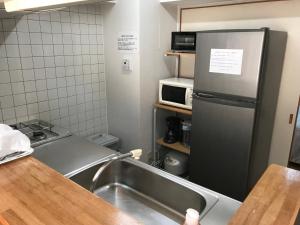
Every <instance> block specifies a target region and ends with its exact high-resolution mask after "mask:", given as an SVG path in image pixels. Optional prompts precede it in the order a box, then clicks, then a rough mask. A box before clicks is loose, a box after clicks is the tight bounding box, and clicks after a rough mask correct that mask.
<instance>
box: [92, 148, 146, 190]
mask: <svg viewBox="0 0 300 225" xmlns="http://www.w3.org/2000/svg"><path fill="white" fill-rule="evenodd" d="M141 155H142V149H135V150H132V151H130V152H128V153H125V154H122V155H116V156H114V157H112V158H110V159H108V160H106V161H105V162H104V164H103V165H102V166H101V167H100V168H99V169H98V170H97V172H96V173H95V175H94V177H93V180H92V183H91V186H90V192H92V193H94V190H95V187H96V184H97V182H98V180H99V178H100V176H101V174H102V173H103V171H104V170H105V169H106V168H107V167H108V166H109V165H110V164H111V163H113V162H115V161H118V160H122V159H125V158H129V157H132V158H134V159H137V160H138V159H140V157H141Z"/></svg>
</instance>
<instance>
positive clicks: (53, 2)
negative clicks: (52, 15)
mask: <svg viewBox="0 0 300 225" xmlns="http://www.w3.org/2000/svg"><path fill="white" fill-rule="evenodd" d="M3 2H4V6H5V9H6V11H7V12H17V11H24V10H42V9H51V8H59V7H64V6H68V5H76V4H83V3H89V2H115V1H111V0H98V1H94V0H93V1H91V0H43V1H40V0H26V1H24V0H4V1H3Z"/></svg>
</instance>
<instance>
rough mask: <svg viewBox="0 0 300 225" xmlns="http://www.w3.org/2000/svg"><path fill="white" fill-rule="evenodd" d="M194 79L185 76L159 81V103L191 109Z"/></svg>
mask: <svg viewBox="0 0 300 225" xmlns="http://www.w3.org/2000/svg"><path fill="white" fill-rule="evenodd" d="M193 86H194V81H193V80H191V79H185V78H169V79H164V80H160V81H159V94H158V95H159V103H161V104H166V105H172V106H175V107H180V108H185V109H192V98H193V97H192V94H193Z"/></svg>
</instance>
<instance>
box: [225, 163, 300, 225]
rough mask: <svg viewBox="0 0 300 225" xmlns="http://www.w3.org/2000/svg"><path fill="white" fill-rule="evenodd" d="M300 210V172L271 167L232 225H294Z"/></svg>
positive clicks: (240, 209) (239, 210) (234, 217)
mask: <svg viewBox="0 0 300 225" xmlns="http://www.w3.org/2000/svg"><path fill="white" fill-rule="evenodd" d="M299 208H300V172H299V171H296V170H293V169H288V168H285V167H281V166H277V165H271V166H270V167H269V168H268V169H267V170H266V172H265V173H264V175H263V176H262V177H261V179H260V180H259V181H258V183H257V184H256V186H255V187H254V189H253V190H252V191H251V193H250V194H249V196H248V197H247V198H246V200H245V201H244V203H243V204H242V205H241V207H240V208H239V209H238V211H237V212H236V214H235V215H234V216H233V218H232V219H231V222H230V224H231V225H270V224H274V225H293V224H294V222H295V220H296V217H297V215H298V212H299Z"/></svg>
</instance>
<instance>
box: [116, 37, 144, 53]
mask: <svg viewBox="0 0 300 225" xmlns="http://www.w3.org/2000/svg"><path fill="white" fill-rule="evenodd" d="M118 50H119V51H121V52H126V53H137V52H138V50H139V43H138V35H137V34H136V33H133V32H127V33H120V34H119V36H118Z"/></svg>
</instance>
